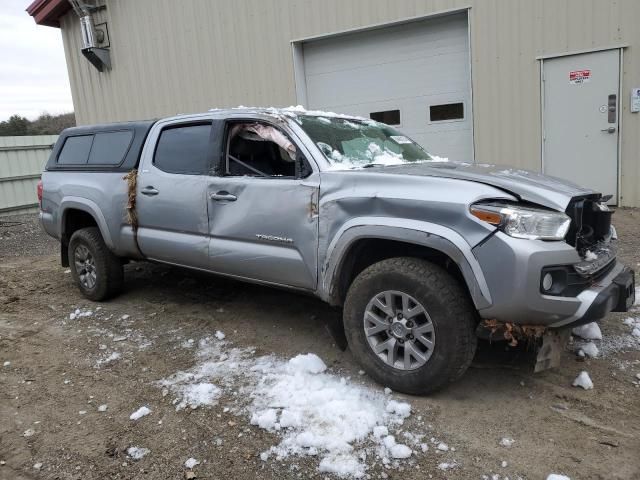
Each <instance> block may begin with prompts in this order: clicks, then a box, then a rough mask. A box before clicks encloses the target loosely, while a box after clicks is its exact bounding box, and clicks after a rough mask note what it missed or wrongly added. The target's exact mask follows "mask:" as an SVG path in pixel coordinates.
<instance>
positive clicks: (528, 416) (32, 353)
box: [0, 209, 640, 480]
mask: <svg viewBox="0 0 640 480" xmlns="http://www.w3.org/2000/svg"><path fill="white" fill-rule="evenodd" d="M614 218H615V224H616V226H617V228H618V234H619V236H620V239H621V244H622V245H621V253H620V257H621V259H622V260H623V261H624V262H625V263H626V264H628V265H630V266H633V268H635V269H636V270H638V269H639V268H640V263H639V262H640V210H632V209H621V210H619V211H618V212H616V214H615V216H614ZM1 220H2V221H1V222H0V365H3V366H0V461H1V463H0V478H2V479H31V478H34V479H40V478H47V479H133V478H148V479H180V478H193V477H192V476H191V475H192V474H191V473H189V472H191V471H190V470H188V469H186V468H185V466H184V462H185V460H187V459H188V458H190V457H194V458H196V459H198V460H199V461H200V462H201V463H200V464H199V465H197V466H196V467H195V468H194V469H193V471H192V472H193V474H195V475H196V476H197V478H211V479H219V478H234V479H235V478H238V479H254V478H260V479H262V478H266V479H283V478H284V479H289V478H292V479H294V478H295V479H299V478H334V477H332V476H331V475H328V474H326V473H320V472H319V471H318V459H317V458H315V457H313V456H306V457H289V458H286V459H283V460H281V461H278V460H276V459H269V460H267V461H263V460H262V459H261V458H260V453H261V452H263V451H264V450H266V449H268V448H269V447H270V446H271V445H276V444H278V442H279V440H278V435H277V434H275V433H269V432H266V431H265V430H262V429H260V428H258V427H257V426H253V425H251V424H250V419H249V417H248V416H247V414H246V413H243V412H242V411H225V410H223V408H222V407H223V406H224V405H225V403H224V402H222V401H221V402H220V404H219V405H216V406H212V407H202V408H198V409H195V410H189V409H186V410H180V411H176V409H175V406H174V405H173V404H172V397H171V395H170V394H169V395H166V396H163V394H162V389H161V388H159V387H158V384H157V381H158V380H160V379H162V378H166V377H168V376H169V375H171V374H173V373H175V372H176V371H178V370H186V369H189V368H191V367H192V366H193V365H194V364H195V362H196V361H197V359H196V358H195V355H194V351H193V349H190V348H183V346H184V342H185V341H188V339H195V340H196V342H197V340H198V339H201V338H204V337H207V336H211V335H212V334H213V333H214V332H215V331H217V330H221V331H223V332H225V334H226V336H227V340H228V341H229V342H230V343H232V344H233V345H235V346H238V347H254V348H255V349H256V354H271V353H274V354H275V355H277V356H278V357H281V358H283V359H288V358H291V357H293V356H295V355H297V354H300V353H307V352H313V353H316V354H317V355H318V356H320V357H321V358H322V359H323V360H324V362H325V363H326V364H327V366H328V367H329V371H330V372H331V373H332V374H335V375H339V376H341V377H345V378H348V377H349V378H350V379H349V380H348V381H350V382H355V383H359V384H363V385H365V386H367V387H369V388H371V389H374V390H378V391H380V390H382V386H379V385H376V384H375V383H373V382H372V381H371V380H369V379H368V378H366V376H362V375H359V367H358V366H357V365H356V364H355V362H354V360H353V358H352V356H351V354H350V353H349V351H348V350H347V351H341V350H340V349H339V348H337V346H336V344H335V342H334V340H333V338H332V337H331V336H330V334H329V333H328V331H327V328H326V324H327V322H328V321H330V320H331V319H335V318H336V316H337V315H339V312H337V311H335V310H333V309H331V308H329V307H328V306H326V305H324V304H323V303H321V302H320V301H318V300H315V299H313V298H309V297H305V296H300V295H295V294H292V293H287V292H283V291H279V290H274V289H269V288H264V287H258V286H252V285H245V284H240V283H236V282H232V281H229V280H226V279H220V278H215V277H209V276H204V275H199V274H193V273H190V272H187V271H183V270H179V269H175V268H168V267H165V266H159V265H151V264H147V263H132V264H129V265H127V266H126V273H125V275H126V289H125V292H124V293H123V294H122V295H121V296H119V297H118V298H116V299H114V300H112V301H109V302H107V303H103V304H101V305H99V304H95V303H92V302H89V301H87V300H85V299H84V298H83V297H81V296H80V294H79V292H78V290H77V289H76V288H75V286H74V285H73V284H72V281H71V276H70V275H69V274H68V273H65V269H64V268H62V267H60V266H59V260H58V244H57V243H56V242H55V241H53V240H50V239H47V238H46V236H44V234H43V233H42V232H41V231H40V229H39V228H38V226H37V224H36V220H35V217H34V216H21V217H13V218H3V219H1ZM10 222H12V223H10ZM99 307H100V309H98V308H99ZM76 308H79V309H81V310H84V309H91V310H92V311H93V312H94V314H93V315H92V316H87V317H81V318H78V319H75V320H73V321H71V320H70V319H69V314H70V313H71V312H73V311H75V309H76ZM123 315H128V316H129V317H128V318H126V317H125V319H123V318H122V316H123ZM635 316H640V312H636V313H635ZM627 317H629V314H611V315H610V316H609V317H608V318H606V320H604V321H603V322H602V330H603V334H604V336H605V340H604V341H603V343H602V344H600V348H601V350H602V351H603V355H602V356H601V357H600V358H596V359H587V360H586V361H579V360H580V359H578V358H577V356H576V355H575V353H573V352H572V348H571V347H570V346H568V347H567V351H566V352H565V354H564V358H563V365H562V367H561V368H559V369H555V370H551V371H547V372H543V373H540V374H533V373H532V365H531V363H530V360H531V359H530V356H531V355H530V354H529V353H528V352H527V351H526V350H522V349H515V350H511V351H505V346H504V345H500V344H493V345H489V344H487V343H482V344H481V345H480V348H479V352H478V354H477V356H476V359H475V360H474V363H473V365H472V367H471V368H470V369H469V371H468V372H467V373H466V374H465V376H464V377H463V378H462V380H461V381H459V382H457V383H456V384H454V385H451V386H450V387H449V388H447V389H446V390H445V391H442V392H440V393H438V394H436V395H433V396H430V397H410V396H404V395H400V394H395V393H394V394H393V396H394V398H396V399H398V400H402V401H406V402H408V403H410V405H411V407H412V415H411V417H409V418H408V419H407V420H406V422H405V426H404V427H403V428H407V429H411V430H413V431H421V430H422V431H423V433H425V434H426V436H427V438H429V437H434V438H440V439H446V443H447V444H448V445H449V446H450V447H453V448H455V451H453V449H450V450H449V451H448V452H438V451H437V449H436V448H430V449H429V450H428V451H427V452H426V453H422V452H419V453H415V454H414V455H412V456H411V458H410V459H408V460H407V461H404V462H400V463H399V466H398V467H397V468H389V469H385V468H383V467H382V466H381V465H380V464H379V463H377V464H375V465H373V466H372V467H371V468H370V469H369V470H368V471H367V475H369V476H370V478H402V479H404V480H407V479H413V478H415V479H425V478H436V479H440V478H447V479H481V478H483V475H487V476H488V478H491V475H494V474H498V475H499V478H500V479H501V480H502V479H504V478H506V477H508V478H510V479H512V480H514V479H516V478H523V479H544V478H546V477H547V475H548V474H550V473H552V472H554V473H563V474H565V475H567V476H569V477H571V479H573V480H577V479H580V480H582V479H607V480H611V479H639V478H640V388H639V387H640V381H637V380H636V377H635V376H636V374H638V373H640V350H639V348H640V343H638V344H636V346H635V347H633V344H632V343H630V341H629V339H630V338H631V337H630V335H629V327H628V326H626V325H624V324H623V322H622V319H624V318H627ZM625 342H626V343H625ZM116 350H117V351H118V352H119V354H120V358H118V359H114V360H113V361H108V359H107V358H106V357H105V355H106V353H107V352H111V351H116ZM582 370H587V371H588V372H589V374H590V376H591V378H592V380H593V383H594V385H595V387H594V389H593V390H587V391H585V390H582V389H578V388H575V387H572V386H571V383H572V381H573V380H574V379H575V378H576V376H577V374H578V373H579V372H580V371H582ZM236 401H237V400H236ZM227 403H228V402H227ZM102 404H107V405H108V409H107V410H106V411H99V410H98V405H102ZM142 405H148V406H149V407H150V408H151V410H152V413H151V415H149V416H148V417H147V418H144V419H142V420H140V421H137V422H133V421H132V420H130V419H129V415H130V414H131V413H132V412H134V411H135V410H136V409H138V408H139V407H140V406H142ZM81 412H85V413H81ZM503 437H510V438H513V439H514V440H515V443H514V444H513V446H511V447H510V448H506V447H504V446H501V445H499V441H500V439H501V438H503ZM132 445H139V446H144V447H146V448H148V449H149V450H150V452H151V453H150V454H149V455H147V456H146V457H144V458H143V459H141V460H139V461H133V460H132V459H131V458H129V457H128V456H127V453H126V449H127V448H128V447H129V446H132ZM442 462H450V463H455V464H456V467H455V468H453V469H451V470H446V471H443V470H441V469H440V468H438V465H440V464H441V463H442ZM503 462H506V466H504V467H503V466H502V465H505V464H503Z"/></svg>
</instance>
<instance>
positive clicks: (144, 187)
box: [136, 120, 216, 269]
mask: <svg viewBox="0 0 640 480" xmlns="http://www.w3.org/2000/svg"><path fill="white" fill-rule="evenodd" d="M215 132H216V131H215V130H214V129H212V122H211V121H210V120H206V121H192V120H191V121H190V120H181V121H168V122H160V123H158V125H157V126H155V127H154V128H153V129H152V131H151V132H150V134H149V138H148V140H147V145H148V146H149V147H148V148H147V147H145V150H144V152H143V154H142V155H143V156H142V159H141V168H140V172H139V175H138V185H137V197H136V212H137V215H138V245H139V247H140V251H141V252H142V253H143V254H144V255H145V256H146V257H147V258H149V259H152V260H158V261H162V262H167V263H172V264H177V265H184V266H188V267H195V268H203V269H206V268H207V266H208V263H209V255H208V253H209V252H208V249H209V217H208V213H207V194H206V191H207V180H208V179H209V175H208V174H209V171H210V168H211V160H212V158H213V157H212V153H213V151H214V145H215V142H213V140H214V138H213V135H212V134H213V133H215ZM153 147H155V148H153Z"/></svg>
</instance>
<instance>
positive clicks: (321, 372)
mask: <svg viewBox="0 0 640 480" xmlns="http://www.w3.org/2000/svg"><path fill="white" fill-rule="evenodd" d="M196 359H197V363H196V365H195V366H194V367H193V368H192V369H190V370H189V371H179V372H177V373H175V374H173V375H171V376H170V377H167V378H165V379H163V380H160V381H159V382H158V385H159V386H160V387H162V388H163V394H168V393H169V392H171V393H172V394H173V395H174V403H175V404H176V405H177V408H178V409H181V408H185V407H187V406H188V407H190V408H198V407H202V406H213V405H216V404H217V402H218V401H219V399H220V398H221V397H222V396H225V395H231V396H233V397H234V398H235V399H238V401H239V402H241V405H240V408H239V409H238V410H236V412H237V413H238V414H240V415H244V416H246V417H247V418H248V420H249V422H250V423H251V424H252V425H255V426H256V427H258V428H261V429H263V430H266V431H268V432H271V433H275V434H277V435H278V437H279V443H277V444H275V445H272V446H271V447H270V448H268V449H267V450H265V451H263V452H261V453H260V458H261V459H262V460H263V461H265V462H268V461H274V460H275V461H277V462H281V461H282V460H284V459H286V458H288V457H292V456H312V457H316V458H317V459H318V470H319V471H321V472H325V473H332V474H335V475H338V476H340V477H356V478H360V477H363V476H365V474H366V473H365V472H366V471H367V469H368V468H370V467H371V466H372V465H373V464H378V465H384V466H386V467H388V468H399V467H400V466H401V462H402V461H406V460H405V459H407V458H410V457H412V456H414V455H417V454H422V453H423V452H426V451H427V450H428V449H429V447H428V445H427V444H426V443H421V441H422V438H423V437H424V435H418V434H414V433H412V432H408V431H402V432H400V430H401V427H402V425H403V423H404V422H405V420H406V419H407V418H408V417H409V416H410V415H411V406H410V405H409V404H408V403H404V402H400V401H397V400H394V399H393V398H392V397H391V396H390V395H386V394H385V393H384V392H382V391H377V390H374V389H371V388H368V387H364V386H361V385H357V384H355V383H353V382H352V381H350V380H349V379H345V378H343V377H340V376H338V375H335V374H332V373H329V372H328V371H327V367H326V365H325V364H324V362H323V361H322V359H320V358H319V357H318V356H317V355H315V354H313V353H308V354H305V355H298V356H296V357H294V358H292V359H290V360H284V359H281V358H278V357H276V356H273V355H270V356H255V351H254V350H252V349H248V348H234V347H231V345H230V344H229V342H226V341H219V340H216V339H214V338H209V337H208V338H205V339H203V340H201V341H200V342H199V343H198V349H197V351H196ZM238 385H240V386H238ZM443 445H444V444H443ZM447 448H448V447H447ZM257 453H258V452H256V454H257ZM451 465H455V463H454V464H451Z"/></svg>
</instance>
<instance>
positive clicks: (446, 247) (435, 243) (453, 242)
mask: <svg viewBox="0 0 640 480" xmlns="http://www.w3.org/2000/svg"><path fill="white" fill-rule="evenodd" d="M365 238H378V239H385V240H397V241H401V242H405V243H413V244H415V245H423V246H425V247H429V248H432V249H434V250H437V251H439V252H442V253H444V254H445V255H447V256H448V257H449V258H451V259H452V260H453V261H454V262H455V263H456V264H457V265H458V268H459V269H460V271H461V272H462V275H463V277H464V279H465V282H466V284H467V287H468V288H469V292H470V293H471V298H472V300H473V302H474V304H475V306H476V308H477V309H481V308H486V307H488V306H490V305H491V294H490V292H489V287H488V285H487V282H486V280H485V278H484V274H483V272H482V269H481V268H480V264H479V263H478V261H477V259H476V258H475V256H474V255H473V252H472V250H471V246H470V245H469V244H468V243H467V242H466V241H465V240H464V238H463V237H462V236H461V235H460V234H459V233H457V232H456V231H454V230H452V229H450V228H447V227H443V226H442V225H437V224H434V223H430V222H423V221H419V220H407V219H402V218H390V217H360V218H355V219H352V220H350V221H348V222H346V223H345V224H344V225H343V226H342V228H340V230H339V231H338V232H337V233H336V235H334V237H333V239H332V241H331V243H330V244H329V247H328V249H327V255H326V257H325V259H324V261H323V263H322V270H321V272H320V274H321V279H320V283H319V285H318V290H319V291H318V294H319V295H320V297H321V298H322V299H324V300H325V301H328V302H329V303H331V304H337V303H338V299H337V294H338V292H337V287H338V285H337V284H338V282H337V278H338V276H339V273H340V269H341V267H342V265H343V262H344V259H345V254H346V253H347V252H348V251H349V248H350V246H351V245H353V244H354V243H355V242H356V241H358V240H360V239H365Z"/></svg>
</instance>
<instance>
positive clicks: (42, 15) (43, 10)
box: [27, 0, 71, 28]
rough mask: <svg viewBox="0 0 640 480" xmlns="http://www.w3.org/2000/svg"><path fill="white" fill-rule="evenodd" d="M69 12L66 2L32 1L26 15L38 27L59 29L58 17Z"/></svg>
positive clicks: (56, 0)
mask: <svg viewBox="0 0 640 480" xmlns="http://www.w3.org/2000/svg"><path fill="white" fill-rule="evenodd" d="M69 10H71V4H70V3H69V1H68V0H34V1H33V2H32V3H31V5H29V6H28V7H27V13H28V14H29V15H31V16H32V17H33V19H34V20H35V22H36V23H37V24H38V25H45V26H47V27H58V28H60V17H62V16H63V15H64V14H65V13H67V12H68V11H69Z"/></svg>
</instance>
